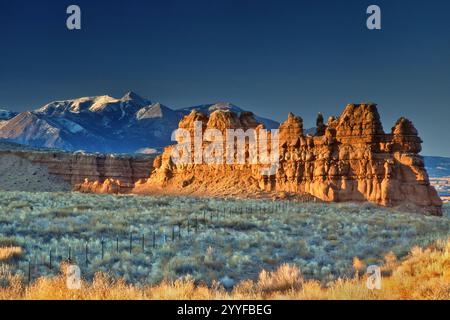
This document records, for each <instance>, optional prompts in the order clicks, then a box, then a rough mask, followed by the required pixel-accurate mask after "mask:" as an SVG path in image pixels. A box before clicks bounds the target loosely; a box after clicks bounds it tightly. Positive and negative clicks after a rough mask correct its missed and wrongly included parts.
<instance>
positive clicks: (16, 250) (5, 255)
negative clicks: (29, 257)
mask: <svg viewBox="0 0 450 320" xmlns="http://www.w3.org/2000/svg"><path fill="white" fill-rule="evenodd" d="M21 255H22V248H21V247H3V248H2V247H0V262H7V261H10V260H12V259H14V258H18V257H20V256H21Z"/></svg>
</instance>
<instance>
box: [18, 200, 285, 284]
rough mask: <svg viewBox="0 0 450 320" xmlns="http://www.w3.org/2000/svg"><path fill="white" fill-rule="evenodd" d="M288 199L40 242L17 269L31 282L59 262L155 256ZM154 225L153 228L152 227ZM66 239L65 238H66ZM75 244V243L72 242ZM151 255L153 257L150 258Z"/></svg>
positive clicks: (276, 208)
mask: <svg viewBox="0 0 450 320" xmlns="http://www.w3.org/2000/svg"><path fill="white" fill-rule="evenodd" d="M290 206H291V202H290V201H285V202H273V203H271V204H270V205H267V204H264V205H258V204H254V205H251V206H236V207H231V208H223V209H222V210H202V211H201V212H193V213H191V214H189V215H188V216H187V217H185V219H183V221H181V222H178V223H176V224H172V225H166V226H163V229H164V230H163V231H160V230H154V231H151V232H138V231H134V232H130V233H128V234H120V235H116V236H101V237H97V238H96V239H92V238H91V239H79V238H76V237H71V238H69V241H66V242H69V244H61V245H57V246H50V247H49V248H47V250H45V251H44V250H43V249H41V248H42V247H45V246H44V245H40V244H39V243H35V244H33V245H32V246H31V247H30V246H26V247H27V249H26V250H25V251H26V252H25V253H26V257H28V258H27V259H22V260H25V261H19V263H18V269H19V270H20V271H21V272H22V274H23V275H24V277H25V279H26V280H27V281H28V282H29V283H30V282H32V281H33V280H35V279H37V278H39V277H40V276H44V275H45V276H47V275H56V274H58V273H59V272H60V264H61V263H63V262H65V263H69V264H76V265H77V266H79V267H80V268H89V267H91V266H92V265H93V264H94V263H96V264H99V263H101V262H103V261H104V260H105V257H106V255H108V256H114V257H115V258H116V260H114V261H117V259H119V260H120V259H123V257H126V256H127V255H128V257H130V256H133V255H137V254H141V255H142V254H143V255H145V256H147V257H149V258H150V260H151V261H152V260H154V259H155V258H156V256H157V255H158V253H159V250H160V249H161V248H163V247H164V246H165V245H166V244H176V243H177V242H180V241H185V242H188V243H189V242H192V241H196V238H197V236H198V235H199V234H200V233H202V232H208V231H211V230H212V229H213V230H215V231H216V233H217V232H219V230H223V228H222V227H223V225H221V221H223V220H224V219H230V218H233V217H235V216H236V215H239V216H243V215H260V216H261V217H264V216H263V215H265V214H273V213H278V214H279V213H282V212H288V211H289V208H290ZM155 229H156V228H155ZM66 240H67V238H66ZM72 244H74V245H72ZM152 258H153V259H152Z"/></svg>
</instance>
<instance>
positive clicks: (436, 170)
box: [424, 156, 450, 178]
mask: <svg viewBox="0 0 450 320" xmlns="http://www.w3.org/2000/svg"><path fill="white" fill-rule="evenodd" d="M424 160H425V168H426V169H427V172H428V175H429V176H430V177H433V178H443V177H450V158H446V157H430V156H425V157H424Z"/></svg>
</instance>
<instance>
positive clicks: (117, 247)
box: [116, 237, 119, 254]
mask: <svg viewBox="0 0 450 320" xmlns="http://www.w3.org/2000/svg"><path fill="white" fill-rule="evenodd" d="M116 253H117V254H119V237H116Z"/></svg>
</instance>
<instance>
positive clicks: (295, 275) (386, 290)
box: [0, 239, 450, 300]
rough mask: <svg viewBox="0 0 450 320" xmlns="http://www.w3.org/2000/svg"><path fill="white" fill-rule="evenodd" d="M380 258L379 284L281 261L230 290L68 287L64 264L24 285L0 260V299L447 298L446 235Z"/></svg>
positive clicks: (112, 284)
mask: <svg viewBox="0 0 450 320" xmlns="http://www.w3.org/2000/svg"><path fill="white" fill-rule="evenodd" d="M385 260H386V264H385V265H384V266H382V268H381V269H382V274H383V279H382V288H381V289H380V290H376V289H374V290H369V289H368V288H367V286H366V281H367V275H360V276H356V277H354V278H352V279H339V280H337V281H334V282H332V283H330V284H328V285H327V286H326V287H324V286H322V285H321V284H320V283H319V282H318V281H311V280H305V279H303V277H302V275H301V273H300V270H298V269H297V268H296V267H294V266H290V265H286V264H285V265H282V266H280V267H279V268H278V269H277V270H275V271H273V272H267V271H263V272H261V274H260V275H259V278H258V280H256V281H251V280H246V281H242V282H240V283H238V284H237V285H236V286H235V287H234V289H233V291H231V292H228V291H226V290H225V289H224V288H223V287H221V286H220V285H219V284H218V283H214V284H213V285H212V286H210V287H207V286H206V285H198V284H195V282H194V280H193V279H191V278H185V279H180V280H177V281H175V282H168V281H163V282H162V283H160V284H158V285H153V286H146V287H138V286H133V285H129V284H126V283H125V281H124V280H114V279H112V278H111V277H109V276H108V275H105V274H101V273H99V274H97V275H96V276H95V279H94V280H93V281H92V282H86V281H82V284H81V289H79V290H69V289H68V288H67V285H66V275H65V272H64V270H65V268H66V266H62V268H61V269H62V273H61V275H60V276H57V277H53V278H39V279H38V280H36V281H35V282H33V283H32V284H30V285H24V283H23V281H22V279H20V278H19V277H18V276H14V275H12V274H11V273H10V272H9V271H8V270H7V268H6V267H5V265H3V267H2V268H0V282H1V283H2V285H1V286H0V299H45V300H47V299H55V300H61V299H63V300H68V299H76V300H98V299H100V300H104V299H133V300H136V299H139V300H140V299H173V300H176V299H180V300H190V299H200V300H201V299H204V300H212V299H258V300H259V299H297V300H303V299H333V300H340V299H346V300H347V299H363V300H366V299H450V239H448V240H446V241H437V242H436V243H435V244H434V245H433V246H431V247H429V248H426V249H423V248H418V247H415V248H413V249H412V250H411V252H410V254H409V255H408V256H407V257H406V258H405V259H404V260H402V261H397V259H396V257H395V256H394V255H393V254H392V253H389V254H387V255H386V258H385ZM355 262H356V263H355ZM354 263H355V266H354V267H355V268H357V267H361V268H360V269H362V265H360V263H359V262H358V260H357V259H355V261H354ZM361 271H364V270H361ZM5 284H6V285H5Z"/></svg>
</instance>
